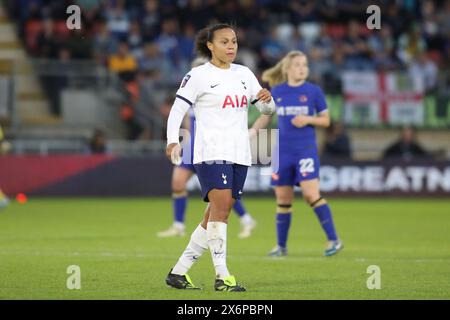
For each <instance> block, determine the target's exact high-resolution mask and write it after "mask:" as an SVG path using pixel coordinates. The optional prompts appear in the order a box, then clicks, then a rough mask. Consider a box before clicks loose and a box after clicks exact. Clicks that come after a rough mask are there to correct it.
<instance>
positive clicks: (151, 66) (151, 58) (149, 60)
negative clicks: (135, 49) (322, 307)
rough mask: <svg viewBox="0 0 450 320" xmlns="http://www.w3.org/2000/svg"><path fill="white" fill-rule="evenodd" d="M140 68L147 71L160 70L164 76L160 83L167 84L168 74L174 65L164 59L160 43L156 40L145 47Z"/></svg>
mask: <svg viewBox="0 0 450 320" xmlns="http://www.w3.org/2000/svg"><path fill="white" fill-rule="evenodd" d="M139 69H140V70H142V71H144V72H147V71H151V70H158V71H159V74H160V75H164V78H162V79H160V83H161V84H164V85H167V84H170V82H169V81H167V77H168V75H170V73H171V72H172V66H171V65H170V63H169V61H168V60H167V59H164V56H163V54H162V53H161V51H160V50H159V45H158V44H157V43H156V42H152V43H149V44H147V45H146V46H145V48H144V54H143V56H142V58H141V59H140V60H139Z"/></svg>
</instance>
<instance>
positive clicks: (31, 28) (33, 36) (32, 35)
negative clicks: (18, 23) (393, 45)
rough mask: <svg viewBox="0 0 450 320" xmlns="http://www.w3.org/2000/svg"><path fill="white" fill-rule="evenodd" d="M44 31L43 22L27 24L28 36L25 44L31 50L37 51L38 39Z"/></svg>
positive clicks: (26, 32) (33, 21)
mask: <svg viewBox="0 0 450 320" xmlns="http://www.w3.org/2000/svg"><path fill="white" fill-rule="evenodd" d="M42 29H43V24H42V21H41V20H31V21H28V22H27V24H26V26H25V34H26V39H25V42H26V45H27V47H28V48H29V49H30V50H35V49H36V46H37V38H38V35H39V33H40V32H41V31H42Z"/></svg>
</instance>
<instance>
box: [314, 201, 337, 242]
mask: <svg viewBox="0 0 450 320" xmlns="http://www.w3.org/2000/svg"><path fill="white" fill-rule="evenodd" d="M314 212H315V213H316V215H317V218H318V219H319V221H320V224H321V225H322V229H323V231H325V233H326V235H327V238H328V240H329V241H334V240H337V235H336V229H335V228H334V223H333V217H332V216H331V210H330V207H329V206H328V204H324V205H321V206H319V207H315V208H314Z"/></svg>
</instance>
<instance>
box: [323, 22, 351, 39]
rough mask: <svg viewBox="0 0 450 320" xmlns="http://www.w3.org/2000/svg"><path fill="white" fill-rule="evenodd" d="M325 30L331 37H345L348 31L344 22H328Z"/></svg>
mask: <svg viewBox="0 0 450 320" xmlns="http://www.w3.org/2000/svg"><path fill="white" fill-rule="evenodd" d="M325 31H326V33H327V35H328V36H329V37H331V38H343V37H344V36H345V35H346V33H347V28H346V27H345V26H344V25H342V24H328V25H327V26H326V27H325Z"/></svg>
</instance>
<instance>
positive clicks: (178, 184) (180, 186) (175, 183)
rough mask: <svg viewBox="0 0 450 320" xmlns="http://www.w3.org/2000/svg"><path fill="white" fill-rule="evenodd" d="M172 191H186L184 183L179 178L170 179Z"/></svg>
mask: <svg viewBox="0 0 450 320" xmlns="http://www.w3.org/2000/svg"><path fill="white" fill-rule="evenodd" d="M172 192H174V193H181V192H186V183H185V182H184V181H182V180H181V179H174V180H172Z"/></svg>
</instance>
